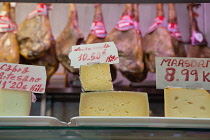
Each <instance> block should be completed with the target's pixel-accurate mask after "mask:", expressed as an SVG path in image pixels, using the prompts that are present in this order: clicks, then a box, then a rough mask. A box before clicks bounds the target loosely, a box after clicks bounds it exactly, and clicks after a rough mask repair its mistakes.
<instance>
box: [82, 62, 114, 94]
mask: <svg viewBox="0 0 210 140" xmlns="http://www.w3.org/2000/svg"><path fill="white" fill-rule="evenodd" d="M80 81H81V85H82V89H83V91H106V90H113V84H112V77H111V73H110V65H109V64H108V63H101V64H91V65H82V66H81V67H80Z"/></svg>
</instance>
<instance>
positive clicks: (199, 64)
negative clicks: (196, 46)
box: [198, 60, 205, 68]
mask: <svg viewBox="0 0 210 140" xmlns="http://www.w3.org/2000/svg"><path fill="white" fill-rule="evenodd" d="M200 66H201V67H204V68H205V66H204V60H201V61H199V63H198V67H200Z"/></svg>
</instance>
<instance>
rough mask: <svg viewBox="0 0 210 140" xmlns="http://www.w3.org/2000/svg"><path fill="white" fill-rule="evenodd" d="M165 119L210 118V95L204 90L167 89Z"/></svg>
mask: <svg viewBox="0 0 210 140" xmlns="http://www.w3.org/2000/svg"><path fill="white" fill-rule="evenodd" d="M164 100H165V103H164V104H165V117H191V118H210V94H209V93H208V92H207V91H206V90H203V89H186V88H166V89H165V90H164Z"/></svg>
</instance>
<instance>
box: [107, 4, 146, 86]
mask: <svg viewBox="0 0 210 140" xmlns="http://www.w3.org/2000/svg"><path fill="white" fill-rule="evenodd" d="M105 41H106V42H109V41H113V42H114V43H115V45H116V46H117V49H118V54H119V60H120V62H119V63H118V64H115V66H116V68H117V70H119V71H120V72H121V73H122V75H123V76H124V77H126V78H127V79H128V80H130V81H131V82H141V81H143V80H144V79H145V77H146V76H145V74H144V62H143V50H142V44H141V37H140V35H139V33H138V32H137V30H136V29H135V26H134V20H133V4H125V8H124V11H123V14H122V16H121V18H120V20H119V21H118V23H117V24H116V26H115V28H114V29H112V31H111V32H110V33H109V34H108V35H107V36H106V39H105Z"/></svg>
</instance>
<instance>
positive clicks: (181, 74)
mask: <svg viewBox="0 0 210 140" xmlns="http://www.w3.org/2000/svg"><path fill="white" fill-rule="evenodd" d="M155 63H156V88H157V89H165V88H166V87H168V86H171V87H182V88H194V89H198V88H202V89H205V90H210V86H209V84H210V59H209V58H184V57H156V59H155Z"/></svg>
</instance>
